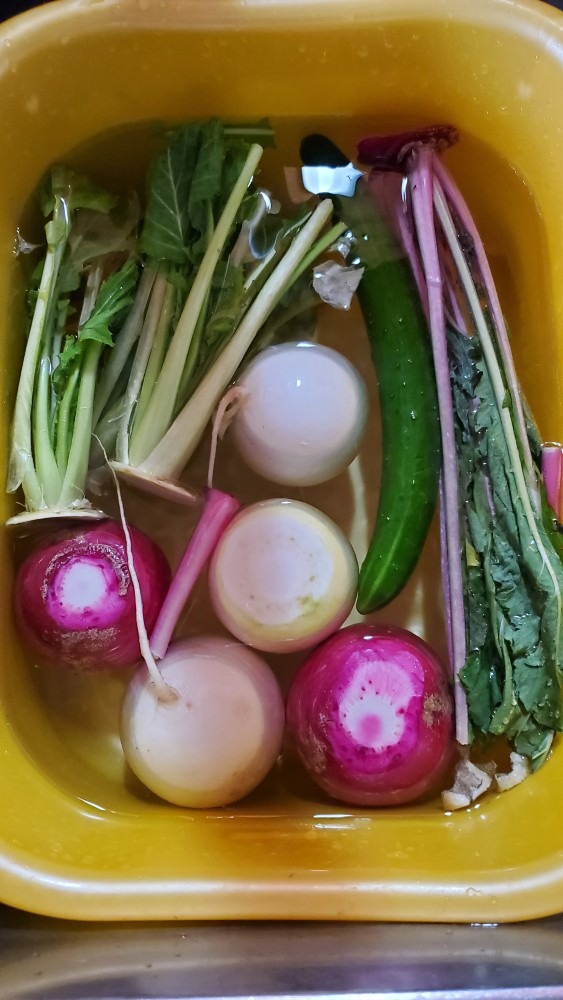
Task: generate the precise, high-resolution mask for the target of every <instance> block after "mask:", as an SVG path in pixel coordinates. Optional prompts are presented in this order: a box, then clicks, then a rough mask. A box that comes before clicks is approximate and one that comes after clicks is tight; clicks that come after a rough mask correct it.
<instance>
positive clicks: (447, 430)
mask: <svg viewBox="0 0 563 1000" xmlns="http://www.w3.org/2000/svg"><path fill="white" fill-rule="evenodd" d="M435 160H436V157H435V156H434V154H433V153H432V151H431V150H430V149H428V148H425V147H423V148H421V149H417V150H416V151H415V152H414V153H413V155H412V158H411V162H410V165H409V177H410V181H411V191H412V207H413V214H414V220H415V225H416V232H417V236H418V245H419V248H420V255H421V258H422V266H423V269H424V274H425V277H426V286H427V289H428V315H429V325H430V335H431V340H432V353H433V355H434V370H435V375H436V388H437V393H438V408H439V413H440V427H441V434H442V489H443V500H444V502H443V504H442V509H443V518H444V527H443V533H444V534H445V537H446V539H447V545H446V549H447V555H446V558H447V573H446V584H447V585H448V587H449V604H448V602H446V606H447V607H449V609H450V614H451V645H452V669H453V675H454V682H455V689H454V697H455V704H456V738H457V740H458V742H459V743H461V744H467V742H468V739H469V734H468V720H467V703H466V699H465V694H464V691H463V688H462V685H461V682H460V681H459V677H458V675H459V671H460V670H461V668H462V667H463V665H464V663H465V659H466V655H467V651H466V637H465V613H464V592H463V576H462V565H461V535H460V528H459V496H458V481H457V455H456V446H455V431H454V410H453V400H452V392H451V385H450V371H449V361H448V347H447V339H446V319H445V313H444V289H443V281H442V269H441V267H440V256H439V252H438V242H437V237H436V228H435V225H434V196H433V164H434V162H435Z"/></svg>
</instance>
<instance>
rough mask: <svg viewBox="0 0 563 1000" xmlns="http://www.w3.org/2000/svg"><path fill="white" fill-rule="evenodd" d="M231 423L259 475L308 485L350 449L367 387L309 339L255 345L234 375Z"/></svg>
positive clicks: (359, 430) (341, 464) (345, 460)
mask: <svg viewBox="0 0 563 1000" xmlns="http://www.w3.org/2000/svg"><path fill="white" fill-rule="evenodd" d="M237 384H238V386H239V388H240V390H241V392H242V393H243V398H242V404H241V405H240V407H239V409H238V410H237V412H236V415H235V417H234V420H233V425H232V435H233V438H234V442H235V445H236V447H237V449H238V450H239V452H240V453H241V455H242V456H243V458H244V460H245V461H246V463H247V464H248V465H249V466H250V467H251V468H252V469H254V471H255V472H258V473H260V475H262V476H264V477H265V478H266V479H270V480H272V481H273V482H275V483H282V484H284V485H287V486H312V485H314V484H316V483H323V482H325V481H326V480H327V479H331V478H332V477H333V476H336V475H338V473H339V472H342V471H343V470H344V469H346V468H347V466H348V465H349V464H350V462H351V461H352V459H353V458H354V457H355V455H356V454H357V451H358V448H359V445H360V441H361V438H362V435H363V432H364V429H365V424H366V418H367V392H366V388H365V385H364V382H363V380H362V379H361V377H360V375H359V373H358V372H357V370H356V369H355V368H354V366H353V365H352V364H350V362H349V361H347V360H346V358H345V357H343V355H342V354H339V353H338V351H334V350H332V349H331V348H329V347H323V346H321V345H320V344H314V343H305V342H299V343H288V344H280V345H279V346H276V347H270V348H268V349H267V350H265V351H261V352H260V353H259V354H258V355H257V357H256V358H254V360H253V361H252V362H251V363H250V364H249V365H248V366H247V367H246V368H245V369H244V371H243V373H242V375H241V376H240V378H239V380H238V383H237Z"/></svg>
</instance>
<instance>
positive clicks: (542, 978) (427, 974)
mask: <svg viewBox="0 0 563 1000" xmlns="http://www.w3.org/2000/svg"><path fill="white" fill-rule="evenodd" d="M349 996H353V997H354V998H358V1000H364V998H365V1000H367V998H370V1000H379V998H382V1000H383V998H385V1000H392V998H401V1000H415V998H416V1000H426V998H428V1000H430V998H432V1000H446V998H447V1000H456V998H459V1000H462V998H463V1000H492V998H499V1000H500V998H503V1000H539V998H542V1000H558V998H563V917H557V918H554V919H551V920H542V921H537V922H535V923H527V924H517V925H512V926H483V925H479V926H447V925H437V924H436V925H412V924H406V925H405V924H394V925H393V924H391V925H389V924H341V923H326V924H317V923H310V924H307V923H301V922H295V923H286V924H278V923H254V924H248V923H247V924H238V923H229V924H186V923H178V924H170V923H168V924H151V925H147V924H138V925H133V924H129V925H112V924H76V923H65V922H64V921H58V920H48V919H43V918H38V917H33V916H29V915H26V914H23V913H19V912H16V911H14V910H8V909H2V908H0V998H1V1000H188V998H189V1000H194V998H210V997H216V998H227V997H229V998H235V997H237V998H238V997H253V998H264V1000H266V998H268V1000H269V998H272V1000H273V998H275V1000H282V998H289V997H291V998H292V1000H299V998H304V997H307V998H312V997H314V998H315V1000H325V998H327V1000H328V998H342V997H349Z"/></svg>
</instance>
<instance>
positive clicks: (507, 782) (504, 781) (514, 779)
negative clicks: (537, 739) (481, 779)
mask: <svg viewBox="0 0 563 1000" xmlns="http://www.w3.org/2000/svg"><path fill="white" fill-rule="evenodd" d="M510 765H511V766H510V771H508V772H507V773H502V772H501V773H499V774H495V781H496V785H497V788H498V790H499V792H507V791H508V790H509V789H510V788H514V787H515V785H519V784H520V783H521V782H522V781H524V779H525V778H527V777H528V775H529V774H530V772H531V768H530V762H529V760H528V758H527V757H524V755H523V754H521V753H514V752H512V753H511V754H510Z"/></svg>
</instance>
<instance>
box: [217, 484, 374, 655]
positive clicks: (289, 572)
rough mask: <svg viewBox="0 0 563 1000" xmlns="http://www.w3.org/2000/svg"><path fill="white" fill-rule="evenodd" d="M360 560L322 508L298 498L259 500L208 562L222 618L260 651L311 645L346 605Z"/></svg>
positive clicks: (341, 615) (346, 611)
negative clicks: (209, 562) (358, 560)
mask: <svg viewBox="0 0 563 1000" xmlns="http://www.w3.org/2000/svg"><path fill="white" fill-rule="evenodd" d="M357 581H358V564H357V561H356V556H355V554H354V550H353V549H352V546H351V545H350V542H349V541H348V539H347V538H346V536H345V535H344V533H343V532H342V531H341V530H340V528H339V527H338V526H337V525H336V524H335V523H334V522H333V521H331V519H330V518H329V517H327V516H326V514H323V513H321V511H319V510H317V509H316V508H315V507H312V506H311V505H310V504H306V503H302V502H301V501H298V500H284V499H275V500H265V501H262V502H260V503H256V504H253V505H252V506H251V507H247V508H245V509H244V510H242V511H241V512H240V513H239V514H237V515H236V517H235V518H234V519H233V520H232V521H231V523H230V525H229V526H228V527H227V529H226V530H225V532H224V534H223V536H222V538H221V540H220V541H219V544H218V545H217V548H216V549H215V552H214V554H213V557H212V560H211V564H210V568H209V587H210V594H211V600H212V603H213V607H214V609H215V612H216V614H217V616H218V618H219V619H220V621H221V622H222V623H223V625H225V627H226V628H228V629H229V631H230V632H232V634H233V635H234V636H236V638H237V639H240V641H241V642H245V643H247V644H248V645H249V646H253V647H254V648H255V649H260V650H264V651H266V652H274V653H287V652H293V651H295V650H299V649H305V648H307V646H313V645H315V643H317V642H320V641H321V639H323V638H325V637H326V636H327V635H330V633H331V632H334V630H335V629H337V628H338V627H339V626H340V625H341V624H342V622H343V621H344V620H345V619H346V617H347V616H348V614H349V613H350V611H351V610H352V607H353V604H354V600H355V597H356V587H357Z"/></svg>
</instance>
